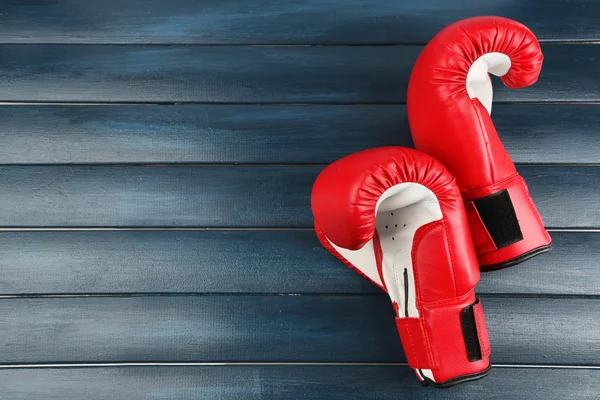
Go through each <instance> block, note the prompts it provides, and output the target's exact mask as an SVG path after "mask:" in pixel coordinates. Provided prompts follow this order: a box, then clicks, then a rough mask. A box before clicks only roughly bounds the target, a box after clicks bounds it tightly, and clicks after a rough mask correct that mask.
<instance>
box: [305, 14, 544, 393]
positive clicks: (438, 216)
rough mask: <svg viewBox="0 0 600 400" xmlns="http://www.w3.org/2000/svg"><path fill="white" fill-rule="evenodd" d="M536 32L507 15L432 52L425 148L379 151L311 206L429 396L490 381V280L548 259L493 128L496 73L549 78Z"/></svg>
mask: <svg viewBox="0 0 600 400" xmlns="http://www.w3.org/2000/svg"><path fill="white" fill-rule="evenodd" d="M542 60H543V56H542V52H541V49H540V46H539V43H538V41H537V39H536V38H535V36H534V35H533V33H532V32H531V31H530V30H529V29H528V28H527V27H525V26H523V25H522V24H520V23H518V22H516V21H513V20H510V19H506V18H501V17H476V18H469V19H465V20H462V21H459V22H456V23H454V24H452V25H450V26H448V27H446V28H445V29H443V30H442V31H441V32H440V33H439V34H438V35H436V36H435V37H434V38H433V39H432V40H431V41H430V42H429V43H428V44H427V46H426V47H425V48H424V49H423V51H422V53H421V54H420V56H419V58H418V60H417V62H416V64H415V66H414V68H413V71H412V74H411V77H410V81H409V85H408V95H407V110H408V120H409V125H410V129H411V133H412V136H413V141H414V144H415V148H416V150H413V149H408V148H402V147H381V148H376V149H371V150H365V151H361V152H358V153H355V154H352V155H350V156H347V157H345V158H342V159H340V160H338V161H336V162H334V163H333V164H331V165H329V166H327V167H326V168H325V169H324V170H323V171H322V173H321V174H320V175H319V176H318V177H317V179H316V181H315V183H314V186H313V191H312V199H311V203H312V204H311V206H312V211H313V215H314V221H315V230H316V233H317V236H318V238H319V240H320V241H321V243H322V244H323V246H324V247H325V248H327V249H328V250H329V251H330V252H331V253H333V254H334V255H335V256H336V257H338V258H339V259H340V260H342V261H343V262H344V263H346V264H347V265H348V266H350V267H351V268H353V269H355V270H356V271H357V272H359V273H360V274H362V275H364V277H366V278H367V279H368V280H370V281H371V282H373V283H374V284H375V285H377V286H379V287H380V288H381V289H383V290H384V291H386V292H387V293H388V295H389V297H390V299H391V301H392V304H393V307H394V310H395V311H396V324H397V327H398V331H399V334H400V339H401V341H402V346H403V348H404V353H405V354H406V358H407V360H408V365H409V366H410V367H411V368H413V369H414V371H415V374H416V376H417V379H418V380H419V381H420V382H421V383H422V384H423V385H425V386H426V385H432V386H435V387H448V386H452V385H454V384H457V383H461V382H465V381H470V380H475V379H479V378H481V377H484V376H486V375H487V374H488V373H489V372H490V369H491V364H490V361H489V356H490V353H491V350H490V344H489V339H488V333H487V328H486V323H485V316H484V313H483V308H482V303H481V301H480V300H479V299H478V298H477V297H476V296H475V292H474V289H475V286H476V284H477V283H478V281H479V275H480V270H481V271H488V270H495V269H500V268H504V267H508V266H511V265H514V264H517V263H518V262H520V261H523V260H525V259H527V258H530V257H532V256H534V255H536V254H540V253H543V252H545V251H548V250H549V249H550V246H551V239H550V236H549V235H548V232H547V231H546V230H545V229H544V224H543V222H542V219H541V217H540V215H539V213H538V211H537V209H536V207H535V205H534V204H533V201H532V199H531V197H530V195H529V191H528V189H527V186H526V183H525V181H524V180H523V178H522V177H521V176H520V175H519V174H518V173H517V171H516V169H515V165H514V163H513V162H512V160H511V158H510V156H509V155H508V153H507V152H506V150H505V149H504V147H503V145H502V143H501V142H500V139H499V137H498V134H497V132H496V129H495V127H494V124H493V122H492V119H491V117H490V112H491V103H492V83H491V80H490V75H489V74H493V75H496V76H499V77H501V79H502V81H503V82H504V84H505V85H506V86H508V87H511V88H520V87H524V86H528V85H531V84H533V83H534V82H535V81H536V80H537V79H538V76H539V73H540V70H541V66H542Z"/></svg>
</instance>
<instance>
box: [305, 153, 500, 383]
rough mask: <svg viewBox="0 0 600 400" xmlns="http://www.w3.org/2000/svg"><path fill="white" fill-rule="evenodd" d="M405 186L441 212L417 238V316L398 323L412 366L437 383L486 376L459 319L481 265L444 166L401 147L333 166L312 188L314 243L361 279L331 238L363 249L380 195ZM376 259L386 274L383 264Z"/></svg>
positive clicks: (484, 362)
mask: <svg viewBox="0 0 600 400" xmlns="http://www.w3.org/2000/svg"><path fill="white" fill-rule="evenodd" d="M406 182H413V183H418V184H421V185H423V186H425V187H427V188H428V189H429V190H431V191H432V192H433V193H434V194H435V196H436V198H437V199H438V201H439V204H440V209H441V211H442V218H441V219H440V220H437V221H433V222H430V223H428V224H425V225H423V226H421V227H420V228H419V229H418V230H417V232H416V233H415V237H414V239H413V247H412V251H411V257H412V266H413V272H414V278H415V289H416V294H415V296H416V305H417V310H418V312H419V314H420V317H419V318H418V319H416V318H398V319H397V321H396V322H397V326H398V330H399V332H400V335H401V340H402V343H403V346H404V348H405V352H406V354H407V357H408V359H409V363H410V365H411V366H412V367H414V368H424V369H432V371H433V374H434V379H435V380H436V382H438V383H441V382H443V381H446V380H450V379H454V378H457V377H460V376H462V375H468V374H473V373H477V372H482V371H484V370H485V369H487V368H488V366H489V359H487V357H485V358H484V360H482V361H477V362H471V361H470V360H469V359H468V355H467V351H466V347H465V346H466V345H465V339H464V336H463V333H462V326H461V320H460V315H461V311H462V309H463V308H464V307H467V306H469V305H471V304H473V303H474V300H475V294H474V292H473V289H474V287H475V285H476V284H477V282H478V281H479V266H478V264H477V258H476V256H475V252H474V249H473V246H472V242H471V235H470V232H469V229H468V228H467V226H468V225H467V217H466V212H465V208H464V203H463V199H462V197H461V193H460V191H459V189H458V186H457V185H456V182H455V179H454V177H453V176H452V175H451V174H450V173H449V172H448V171H447V170H446V169H445V168H444V166H443V165H442V164H440V163H439V162H438V161H436V160H435V159H433V158H432V157H430V156H428V155H426V154H424V153H422V152H419V151H416V150H412V149H407V148H401V147H382V148H376V149H370V150H365V151H361V152H358V153H355V154H352V155H350V156H347V157H344V158H342V159H340V160H338V161H336V162H334V163H333V164H331V165H329V166H328V167H326V168H325V169H324V170H323V171H322V172H321V174H320V175H319V176H318V177H317V179H316V181H315V184H314V186H313V191H312V199H311V203H312V210H313V214H314V217H315V229H316V232H317V236H318V237H319V239H320V241H321V243H323V245H324V246H325V248H327V249H328V250H329V251H331V252H332V253H333V254H334V255H336V257H338V258H340V259H341V260H342V261H344V262H345V263H346V264H347V265H349V266H350V267H352V268H355V269H357V271H359V272H360V270H359V269H358V268H356V266H353V265H352V264H351V263H350V262H348V260H345V259H344V257H342V256H341V255H340V254H339V252H337V251H335V249H334V248H333V246H331V244H330V243H329V241H328V240H327V239H329V240H330V241H331V242H332V243H334V244H336V245H337V246H340V247H344V248H347V249H351V250H358V249H360V248H361V247H362V246H364V245H365V244H366V243H367V242H368V241H369V240H370V239H371V238H373V236H374V235H376V231H375V222H376V214H375V212H376V205H377V201H378V200H379V198H380V197H381V195H382V194H383V193H384V192H385V191H386V190H387V189H389V188H390V187H392V186H395V185H397V184H400V183H406ZM374 245H375V247H376V248H375V253H376V255H377V253H378V252H381V248H380V246H379V241H374ZM376 260H377V264H378V269H381V257H380V256H376ZM389 284H395V283H394V282H388V286H389ZM380 287H381V286H380ZM396 313H397V314H398V309H397V307H396ZM398 317H402V316H401V315H398ZM481 334H482V335H485V334H486V332H484V331H482V332H481ZM482 339H484V340H485V341H486V343H489V342H488V341H487V338H482Z"/></svg>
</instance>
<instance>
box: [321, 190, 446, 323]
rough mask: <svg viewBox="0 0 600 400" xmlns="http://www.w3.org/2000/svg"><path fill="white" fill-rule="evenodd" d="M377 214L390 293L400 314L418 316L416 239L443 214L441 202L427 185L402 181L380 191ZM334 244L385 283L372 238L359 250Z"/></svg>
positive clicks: (354, 263) (359, 267)
mask: <svg viewBox="0 0 600 400" xmlns="http://www.w3.org/2000/svg"><path fill="white" fill-rule="evenodd" d="M376 215H377V217H376V218H377V219H376V229H377V232H378V233H379V242H380V245H381V250H382V253H383V260H382V275H383V278H384V280H385V286H386V287H387V290H388V294H389V296H390V298H391V300H392V301H393V302H396V303H397V304H398V309H399V311H400V317H403V316H406V314H408V316H409V317H418V316H419V311H418V310H417V305H416V298H415V278H414V276H415V275H414V271H413V268H412V256H411V251H412V245H413V239H414V236H415V233H416V232H417V230H418V229H419V228H420V227H421V226H423V225H425V224H428V223H430V222H432V221H437V220H439V219H441V218H442V210H441V208H440V204H439V202H438V200H437V198H436V197H435V195H434V194H433V192H432V191H431V190H429V189H427V188H426V187H425V186H423V185H420V184H418V183H400V184H398V185H395V186H392V187H391V188H389V189H388V190H386V191H385V192H384V193H383V194H382V195H381V197H380V198H379V201H378V202H377V206H376ZM330 243H331V242H330ZM331 245H332V246H333V247H334V248H335V249H336V250H337V251H338V252H339V253H340V254H341V255H342V256H343V257H344V258H345V259H346V260H348V261H349V262H350V263H351V264H352V265H354V266H355V267H356V268H357V269H359V270H360V271H361V272H362V273H363V274H365V275H366V276H367V277H368V278H369V279H371V280H372V281H373V282H375V283H377V284H379V285H382V282H381V279H380V276H379V272H378V270H377V262H376V260H375V251H374V248H373V240H370V241H369V242H368V243H367V244H366V245H365V246H363V247H362V248H361V249H359V250H348V249H345V248H342V247H339V246H336V245H335V244H334V243H331ZM404 271H406V275H407V284H405V280H404V274H405V272H404ZM405 286H408V291H406V290H405ZM407 299H408V301H407Z"/></svg>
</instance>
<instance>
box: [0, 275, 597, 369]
mask: <svg viewBox="0 0 600 400" xmlns="http://www.w3.org/2000/svg"><path fill="white" fill-rule="evenodd" d="M265 279H266V278H265ZM482 302H483V305H484V309H485V314H486V320H487V326H488V329H489V333H490V340H491V345H492V349H493V350H492V356H491V357H492V362H494V363H506V364H548V365H559V364H567V365H598V360H599V357H600V307H599V302H600V300H598V299H580V298H560V299H550V298H545V299H540V298H518V297H517V298H511V297H504V298H494V297H486V298H483V300H482ZM557 311H559V312H557ZM0 321H1V322H2V323H1V324H0V346H2V349H3V351H2V354H1V355H0V362H1V363H17V364H21V363H36V364H44V363H55V362H61V363H88V362H171V361H173V362H185V361H189V362H404V361H405V357H404V355H403V351H402V346H401V343H400V339H399V338H398V334H397V330H396V325H395V322H394V312H393V310H392V306H391V303H390V301H389V299H388V298H387V296H385V295H379V296H375V295H369V296H356V295H355V296H347V295H336V296H332V295H314V296H255V295H249V296H243V295H233V296H226V295H223V296H214V295H213V296H210V295H208V296H143V297H62V298H61V297H59V298H31V299H29V298H16V299H4V300H2V301H1V302H0Z"/></svg>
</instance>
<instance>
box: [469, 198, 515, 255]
mask: <svg viewBox="0 0 600 400" xmlns="http://www.w3.org/2000/svg"><path fill="white" fill-rule="evenodd" d="M473 204H474V205H475V208H476V209H477V212H478V213H479V217H480V218H481V221H482V222H483V224H484V225H485V228H486V229H487V231H488V233H489V234H490V237H491V238H492V240H493V241H494V245H495V246H496V248H497V249H501V248H503V247H506V246H509V245H511V244H513V243H516V242H518V241H521V240H523V232H521V227H520V226H519V220H518V219H517V214H516V213H515V208H514V207H513V203H512V200H511V199H510V195H509V193H508V190H507V189H504V190H501V191H499V192H497V193H494V194H491V195H489V196H486V197H482V198H481V199H477V200H473Z"/></svg>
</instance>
